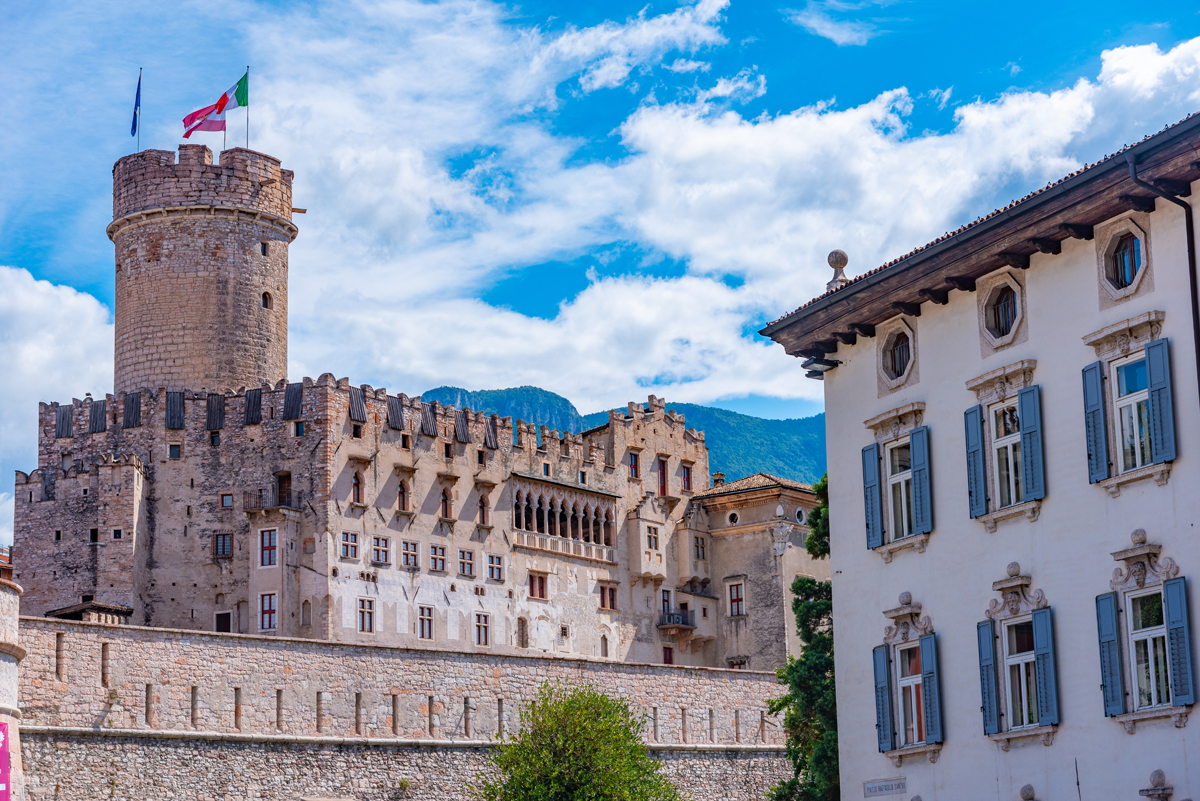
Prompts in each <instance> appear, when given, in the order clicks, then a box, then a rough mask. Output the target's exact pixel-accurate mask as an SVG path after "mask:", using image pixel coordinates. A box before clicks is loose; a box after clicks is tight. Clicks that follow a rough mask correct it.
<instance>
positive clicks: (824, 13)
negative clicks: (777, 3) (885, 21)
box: [784, 0, 886, 47]
mask: <svg viewBox="0 0 1200 801" xmlns="http://www.w3.org/2000/svg"><path fill="white" fill-rule="evenodd" d="M873 5H876V3H872V2H864V3H848V2H842V0H809V2H808V4H807V5H805V6H804V8H802V9H785V10H784V16H785V17H786V18H787V20H788V22H791V23H792V24H793V25H798V26H800V27H801V28H803V29H804V30H806V31H808V32H809V33H811V34H813V35H814V36H820V37H821V38H823V39H828V40H829V41H831V42H833V43H834V44H836V45H838V46H839V47H840V46H843V45H865V44H866V43H867V42H869V41H871V40H872V39H873V38H875V37H876V36H878V35H879V34H881V33H883V31H882V30H880V28H879V24H878V22H877V21H876V20H864V19H848V18H846V17H845V16H844V15H845V14H846V12H854V11H860V10H862V9H864V8H868V7H870V6H873ZM880 5H886V2H885V3H880Z"/></svg>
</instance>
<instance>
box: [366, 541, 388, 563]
mask: <svg viewBox="0 0 1200 801" xmlns="http://www.w3.org/2000/svg"><path fill="white" fill-rule="evenodd" d="M391 546H392V543H391V542H390V541H389V539H388V538H387V537H372V538H371V561H372V562H379V563H380V564H387V562H388V556H390V555H391V550H392V547H391Z"/></svg>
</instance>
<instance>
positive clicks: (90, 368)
mask: <svg viewBox="0 0 1200 801" xmlns="http://www.w3.org/2000/svg"><path fill="white" fill-rule="evenodd" d="M0 287H3V291H2V292H0V375H3V376H4V391H3V392H0V470H3V471H4V472H3V477H2V481H3V483H0V488H2V489H3V491H0V543H10V542H12V522H13V505H12V504H13V498H12V493H11V489H12V483H11V482H12V477H13V471H14V470H23V471H25V472H29V471H31V470H34V469H36V468H37V466H38V465H37V421H38V402H39V401H55V400H57V401H59V402H60V403H68V402H70V400H71V399H72V398H73V397H74V398H82V397H83V396H84V394H85V393H87V392H91V393H93V396H94V397H97V398H100V397H103V396H104V393H106V392H111V391H112V380H113V372H112V369H113V368H112V365H113V328H112V324H111V322H110V320H109V313H108V309H106V308H105V307H104V306H103V305H102V304H101V303H100V302H99V301H97V300H96V299H95V298H93V297H92V296H91V295H86V294H84V293H82V292H77V291H76V290H74V289H71V288H70V287H65V286H56V285H54V284H51V283H49V282H48V281H35V280H34V278H33V276H32V275H30V274H29V272H28V271H27V270H20V269H16V268H13V267H4V266H0Z"/></svg>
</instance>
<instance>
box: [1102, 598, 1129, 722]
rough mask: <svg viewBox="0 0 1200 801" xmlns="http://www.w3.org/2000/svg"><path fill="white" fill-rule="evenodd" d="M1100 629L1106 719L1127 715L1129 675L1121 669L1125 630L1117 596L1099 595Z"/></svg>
mask: <svg viewBox="0 0 1200 801" xmlns="http://www.w3.org/2000/svg"><path fill="white" fill-rule="evenodd" d="M1096 628H1097V630H1098V631H1099V634H1100V686H1101V688H1102V689H1103V691H1104V714H1105V716H1106V717H1112V716H1113V715H1123V714H1125V676H1124V674H1123V672H1122V670H1121V628H1120V626H1119V625H1118V624H1117V594H1116V593H1115V592H1106V593H1105V594H1104V595H1097V596H1096Z"/></svg>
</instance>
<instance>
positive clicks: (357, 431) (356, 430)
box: [350, 423, 362, 439]
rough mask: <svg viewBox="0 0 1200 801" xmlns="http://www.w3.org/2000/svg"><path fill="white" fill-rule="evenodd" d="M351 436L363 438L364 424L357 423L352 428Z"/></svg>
mask: <svg viewBox="0 0 1200 801" xmlns="http://www.w3.org/2000/svg"><path fill="white" fill-rule="evenodd" d="M350 436H352V437H354V438H355V439H362V426H361V425H359V424H358V423H355V424H354V425H353V426H352V427H351V429H350Z"/></svg>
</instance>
